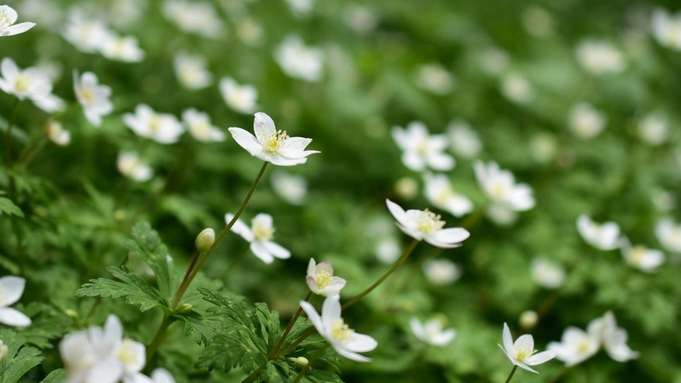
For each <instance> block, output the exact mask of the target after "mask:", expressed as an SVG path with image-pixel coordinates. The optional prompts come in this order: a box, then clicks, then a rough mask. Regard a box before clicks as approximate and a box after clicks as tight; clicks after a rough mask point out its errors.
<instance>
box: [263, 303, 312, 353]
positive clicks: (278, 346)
mask: <svg viewBox="0 0 681 383" xmlns="http://www.w3.org/2000/svg"><path fill="white" fill-rule="evenodd" d="M310 298H312V291H310V292H309V293H308V294H307V296H306V297H305V302H309V301H310ZM302 313H303V308H302V307H300V305H298V311H296V313H295V315H293V318H291V321H290V322H289V323H288V326H286V329H285V330H284V332H283V333H282V334H281V337H280V338H279V341H278V342H277V344H276V345H275V346H274V348H273V349H272V352H270V354H269V355H268V356H267V359H269V360H272V359H274V358H275V357H276V356H277V353H278V352H279V350H280V349H281V346H282V345H283V344H284V341H286V337H287V336H288V333H289V332H291V329H292V328H293V325H294V324H295V323H296V321H297V320H298V318H299V317H300V314H302Z"/></svg>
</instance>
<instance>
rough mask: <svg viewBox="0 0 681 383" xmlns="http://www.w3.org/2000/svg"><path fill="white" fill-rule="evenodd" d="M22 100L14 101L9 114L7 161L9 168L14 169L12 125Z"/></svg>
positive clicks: (6, 142) (6, 134)
mask: <svg viewBox="0 0 681 383" xmlns="http://www.w3.org/2000/svg"><path fill="white" fill-rule="evenodd" d="M20 102H21V100H19V99H18V98H17V99H16V100H15V101H14V105H13V106H12V112H11V113H10V115H9V120H7V133H5V145H6V146H5V159H6V161H7V168H8V169H12V127H13V126H14V117H15V116H16V114H17V109H19V103H20Z"/></svg>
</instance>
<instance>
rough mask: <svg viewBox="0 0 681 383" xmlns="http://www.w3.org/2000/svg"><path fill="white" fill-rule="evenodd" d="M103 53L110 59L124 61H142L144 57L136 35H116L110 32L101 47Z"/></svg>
mask: <svg viewBox="0 0 681 383" xmlns="http://www.w3.org/2000/svg"><path fill="white" fill-rule="evenodd" d="M99 50H100V52H101V53H102V55H103V56H104V57H106V58H108V59H110V60H116V61H123V62H130V63H135V62H140V61H142V59H144V51H143V50H142V49H141V48H140V47H139V45H138V43H137V38H135V37H134V36H116V35H114V34H113V33H112V34H109V35H108V36H107V38H106V39H104V41H103V42H102V45H101V46H100V47H99Z"/></svg>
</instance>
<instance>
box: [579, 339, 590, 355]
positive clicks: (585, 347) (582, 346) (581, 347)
mask: <svg viewBox="0 0 681 383" xmlns="http://www.w3.org/2000/svg"><path fill="white" fill-rule="evenodd" d="M588 350H589V342H587V341H585V340H584V341H582V342H580V343H579V345H578V346H577V353H579V354H583V353H585V352H587V351H588Z"/></svg>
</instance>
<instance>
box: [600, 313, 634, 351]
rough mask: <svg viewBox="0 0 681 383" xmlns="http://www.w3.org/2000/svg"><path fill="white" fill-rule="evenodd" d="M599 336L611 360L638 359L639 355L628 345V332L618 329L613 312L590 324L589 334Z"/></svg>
mask: <svg viewBox="0 0 681 383" xmlns="http://www.w3.org/2000/svg"><path fill="white" fill-rule="evenodd" d="M592 332H593V333H594V334H597V335H598V337H599V339H600V341H601V345H602V346H603V348H605V351H606V352H607V353H608V355H610V357H611V358H613V359H614V360H616V361H618V362H626V361H629V360H632V359H636V358H638V356H639V353H638V352H636V351H633V350H632V349H631V348H630V347H629V346H628V345H627V330H625V329H623V328H621V327H617V321H616V320H615V315H614V314H613V313H612V311H608V312H606V313H605V315H603V317H601V318H596V319H594V320H593V321H592V322H591V323H590V324H589V333H592Z"/></svg>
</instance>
